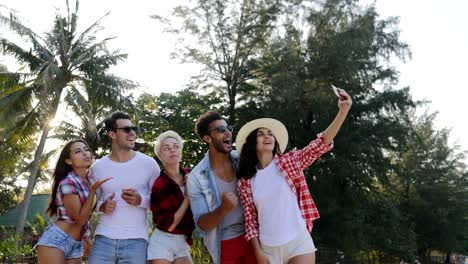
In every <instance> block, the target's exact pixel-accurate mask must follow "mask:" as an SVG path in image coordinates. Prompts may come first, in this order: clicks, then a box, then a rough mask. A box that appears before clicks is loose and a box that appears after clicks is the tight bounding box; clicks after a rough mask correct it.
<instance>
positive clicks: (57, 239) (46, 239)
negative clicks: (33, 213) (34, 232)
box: [34, 224, 83, 259]
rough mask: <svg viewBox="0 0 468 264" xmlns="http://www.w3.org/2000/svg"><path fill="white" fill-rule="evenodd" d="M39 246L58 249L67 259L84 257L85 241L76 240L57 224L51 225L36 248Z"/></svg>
mask: <svg viewBox="0 0 468 264" xmlns="http://www.w3.org/2000/svg"><path fill="white" fill-rule="evenodd" d="M37 246H46V247H53V248H57V249H59V250H61V251H63V253H65V259H74V258H81V257H82V256H83V241H76V240H74V239H73V238H72V237H71V236H70V235H69V234H67V233H66V232H65V231H63V230H62V229H61V228H60V227H58V226H57V225H56V224H50V225H49V226H48V227H47V229H46V230H45V231H44V233H42V236H41V238H39V241H37V244H36V245H35V246H34V248H36V247H37Z"/></svg>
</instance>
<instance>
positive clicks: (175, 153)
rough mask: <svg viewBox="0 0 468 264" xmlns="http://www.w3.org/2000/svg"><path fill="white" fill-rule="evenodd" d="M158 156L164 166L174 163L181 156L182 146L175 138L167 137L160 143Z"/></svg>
mask: <svg viewBox="0 0 468 264" xmlns="http://www.w3.org/2000/svg"><path fill="white" fill-rule="evenodd" d="M158 157H159V159H161V161H162V163H164V166H169V165H176V164H178V163H179V162H180V160H181V158H182V147H181V146H180V144H179V142H177V140H176V139H175V138H172V137H168V138H166V139H165V140H163V142H162V143H161V148H160V151H159V155H158Z"/></svg>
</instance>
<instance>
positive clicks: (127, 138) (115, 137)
mask: <svg viewBox="0 0 468 264" xmlns="http://www.w3.org/2000/svg"><path fill="white" fill-rule="evenodd" d="M115 124H116V129H115V131H109V137H110V138H112V143H113V145H114V144H115V145H116V146H117V147H118V148H120V149H125V150H132V149H133V148H134V147H135V140H136V132H135V131H133V130H131V129H130V130H126V129H123V128H125V127H133V126H134V125H133V124H132V121H130V120H129V119H117V120H116V121H115Z"/></svg>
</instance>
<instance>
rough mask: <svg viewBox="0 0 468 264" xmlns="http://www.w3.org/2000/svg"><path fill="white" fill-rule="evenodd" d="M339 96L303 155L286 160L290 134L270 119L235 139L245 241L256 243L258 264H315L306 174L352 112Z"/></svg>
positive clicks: (312, 212)
mask: <svg viewBox="0 0 468 264" xmlns="http://www.w3.org/2000/svg"><path fill="white" fill-rule="evenodd" d="M338 92H339V95H340V99H339V100H338V108H339V111H338V114H337V115H336V117H335V119H334V120H333V122H332V123H331V124H330V125H329V126H328V128H327V129H325V131H323V132H322V133H320V134H318V137H317V139H315V140H313V141H312V142H310V143H309V145H307V146H306V147H305V148H303V149H300V150H292V151H290V152H288V153H286V154H282V153H283V152H284V150H285V149H286V146H287V144H288V131H287V130H286V127H285V126H284V125H283V124H282V123H281V122H279V121H277V120H275V119H271V118H260V119H255V120H253V121H250V122H248V123H247V124H245V125H244V126H243V127H242V128H241V129H240V130H239V133H238V134H237V138H236V147H237V150H238V151H239V152H240V168H239V170H240V171H239V173H238V176H239V177H240V179H239V183H238V192H239V195H240V200H241V203H242V207H243V209H244V214H245V228H246V236H245V237H246V239H247V240H248V241H250V242H251V243H252V246H253V247H254V250H255V255H256V257H257V261H258V263H259V264H263V263H270V264H278V263H290V264H295V263H307V264H310V263H315V251H316V248H315V245H314V242H313V240H312V238H311V236H310V232H311V231H312V225H313V221H314V220H315V219H317V218H319V214H318V211H317V208H316V206H315V203H314V201H313V199H312V196H311V194H310V192H309V188H308V186H307V183H306V180H305V177H304V173H303V170H304V169H306V168H307V167H308V166H310V165H311V164H312V162H314V161H315V160H316V159H318V158H319V157H320V156H321V155H322V154H324V153H326V152H328V151H329V150H330V149H332V148H333V139H334V138H335V136H336V134H337V133H338V131H339V129H340V127H341V125H342V124H343V122H344V120H345V119H346V116H347V114H348V111H349V109H350V108H351V104H352V100H351V97H350V96H349V95H348V94H347V93H346V92H345V91H344V90H342V89H338Z"/></svg>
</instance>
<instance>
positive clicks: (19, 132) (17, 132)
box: [7, 108, 44, 144]
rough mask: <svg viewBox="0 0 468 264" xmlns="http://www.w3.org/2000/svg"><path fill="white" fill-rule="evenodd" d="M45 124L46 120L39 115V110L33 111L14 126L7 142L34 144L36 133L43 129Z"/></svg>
mask: <svg viewBox="0 0 468 264" xmlns="http://www.w3.org/2000/svg"><path fill="white" fill-rule="evenodd" d="M43 122H44V120H43V118H41V115H40V114H39V113H38V111H37V108H34V109H32V110H31V111H30V112H28V113H27V114H26V115H24V116H23V117H22V118H21V119H19V121H18V122H17V123H16V124H13V126H12V128H11V134H10V135H9V137H8V138H7V141H8V142H10V143H12V144H14V143H15V142H20V143H21V144H27V143H31V142H34V140H35V138H36V133H37V131H38V130H40V128H41V127H42V125H43Z"/></svg>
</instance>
